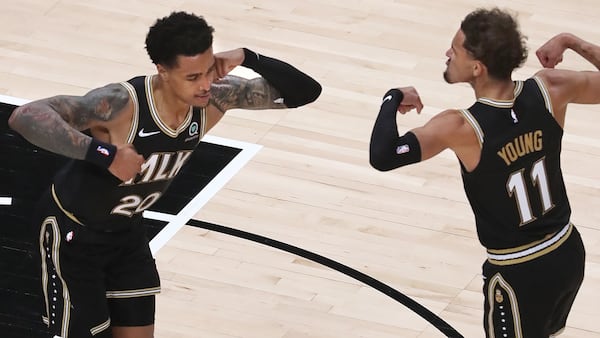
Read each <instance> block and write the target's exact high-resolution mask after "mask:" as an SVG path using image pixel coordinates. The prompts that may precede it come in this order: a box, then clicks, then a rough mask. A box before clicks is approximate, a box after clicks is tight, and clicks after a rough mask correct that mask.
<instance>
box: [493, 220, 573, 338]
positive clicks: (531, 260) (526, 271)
mask: <svg viewBox="0 0 600 338" xmlns="http://www.w3.org/2000/svg"><path fill="white" fill-rule="evenodd" d="M548 241H554V242H552V243H550V242H548ZM548 241H545V242H541V243H536V246H534V247H531V248H528V249H527V250H521V253H522V254H520V253H511V254H507V255H509V256H507V255H504V256H507V257H506V258H508V259H507V260H505V261H502V260H501V259H502V258H503V257H502V255H495V256H494V257H493V258H494V259H491V258H490V259H488V260H487V261H486V262H485V263H484V264H483V277H484V285H483V293H484V296H485V297H484V298H485V304H484V318H483V320H484V328H485V333H486V337H496V338H515V337H517V338H518V337H520V338H529V337H553V336H554V335H556V334H558V333H560V332H561V331H562V330H563V329H564V327H565V325H566V321H567V316H568V314H569V312H570V310H571V306H572V305H573V302H574V300H575V296H576V295H577V292H578V290H579V287H580V286H581V283H582V281H583V274H584V266H585V249H584V247H583V242H582V240H581V237H580V235H579V232H578V231H577V229H576V228H575V227H574V226H573V225H572V224H569V225H568V226H566V227H565V228H563V230H561V231H560V232H559V233H557V234H556V235H555V236H553V238H550V239H549V240H548ZM536 248H539V249H540V250H539V251H536Z"/></svg>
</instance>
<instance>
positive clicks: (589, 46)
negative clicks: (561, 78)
mask: <svg viewBox="0 0 600 338" xmlns="http://www.w3.org/2000/svg"><path fill="white" fill-rule="evenodd" d="M567 49H571V50H573V51H574V52H575V53H577V54H579V55H581V56H582V57H583V58H585V59H586V60H588V61H589V62H590V63H591V64H593V65H594V66H595V67H596V68H597V69H599V70H600V46H598V45H595V44H593V43H591V42H588V41H585V40H583V39H581V38H579V37H578V36H576V35H574V34H571V33H560V34H558V35H556V36H554V37H552V38H551V39H550V40H548V41H547V42H546V43H545V44H544V45H542V47H540V48H539V49H538V50H537V51H536V55H537V57H538V59H539V60H540V63H541V64H542V66H544V67H546V68H554V67H555V66H556V65H557V64H559V63H560V62H561V61H562V59H563V53H564V52H565V50H567Z"/></svg>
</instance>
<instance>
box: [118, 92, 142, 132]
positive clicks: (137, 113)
mask: <svg viewBox="0 0 600 338" xmlns="http://www.w3.org/2000/svg"><path fill="white" fill-rule="evenodd" d="M121 86H123V87H125V89H127V91H128V92H129V97H131V100H132V101H133V117H132V118H131V127H130V128H129V134H127V143H133V140H134V139H135V134H136V133H137V129H138V124H139V121H140V108H139V107H140V106H139V100H138V97H137V94H136V93H135V88H133V86H132V85H131V83H129V82H121Z"/></svg>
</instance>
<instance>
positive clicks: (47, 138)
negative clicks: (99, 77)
mask: <svg viewBox="0 0 600 338" xmlns="http://www.w3.org/2000/svg"><path fill="white" fill-rule="evenodd" d="M130 102H131V101H130V98H129V93H128V92H127V90H126V89H125V88H124V87H123V86H121V85H119V84H110V85H107V86H105V87H101V88H97V89H94V90H92V91H90V92H89V93H87V94H85V95H84V96H67V95H60V96H54V97H50V98H46V99H41V100H37V101H33V102H30V103H27V104H24V105H22V106H20V107H18V108H16V109H15V110H14V111H13V113H12V114H11V116H10V118H9V121H8V123H9V125H10V127H11V128H12V129H14V130H15V131H17V132H18V133H19V134H21V135H22V136H23V137H24V138H25V139H27V140H28V141H29V142H31V143H33V144H35V145H37V146H38V147H40V148H43V149H46V150H48V151H51V152H54V153H57V154H61V155H64V156H67V157H70V158H74V159H79V160H87V161H89V162H92V163H94V164H96V165H99V166H101V167H104V168H107V169H108V170H109V171H110V172H111V173H112V174H113V175H115V176H116V177H118V178H120V179H121V180H123V181H126V180H128V179H130V178H132V177H134V176H135V174H136V173H138V172H139V170H140V168H141V164H142V163H143V157H142V156H141V155H139V154H138V153H137V152H136V151H135V149H133V146H132V145H130V144H124V145H118V146H117V145H114V144H110V143H107V142H103V141H102V140H98V139H95V138H93V137H90V136H88V135H86V134H84V133H82V132H81V131H83V130H86V129H90V128H93V127H103V128H105V129H109V128H110V126H111V125H113V124H115V123H116V121H120V120H119V119H120V118H122V117H124V114H126V112H127V111H128V110H129V109H128V108H131V104H130ZM117 150H118V151H117Z"/></svg>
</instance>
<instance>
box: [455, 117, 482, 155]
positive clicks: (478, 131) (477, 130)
mask: <svg viewBox="0 0 600 338" xmlns="http://www.w3.org/2000/svg"><path fill="white" fill-rule="evenodd" d="M460 112H461V113H462V114H463V116H464V117H465V120H467V122H469V124H470V125H471V127H473V130H474V131H475V134H476V135H477V141H479V148H483V136H484V135H483V129H481V126H480V125H479V122H477V119H475V117H474V116H473V115H472V114H471V112H470V111H469V110H468V109H461V110H460Z"/></svg>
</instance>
